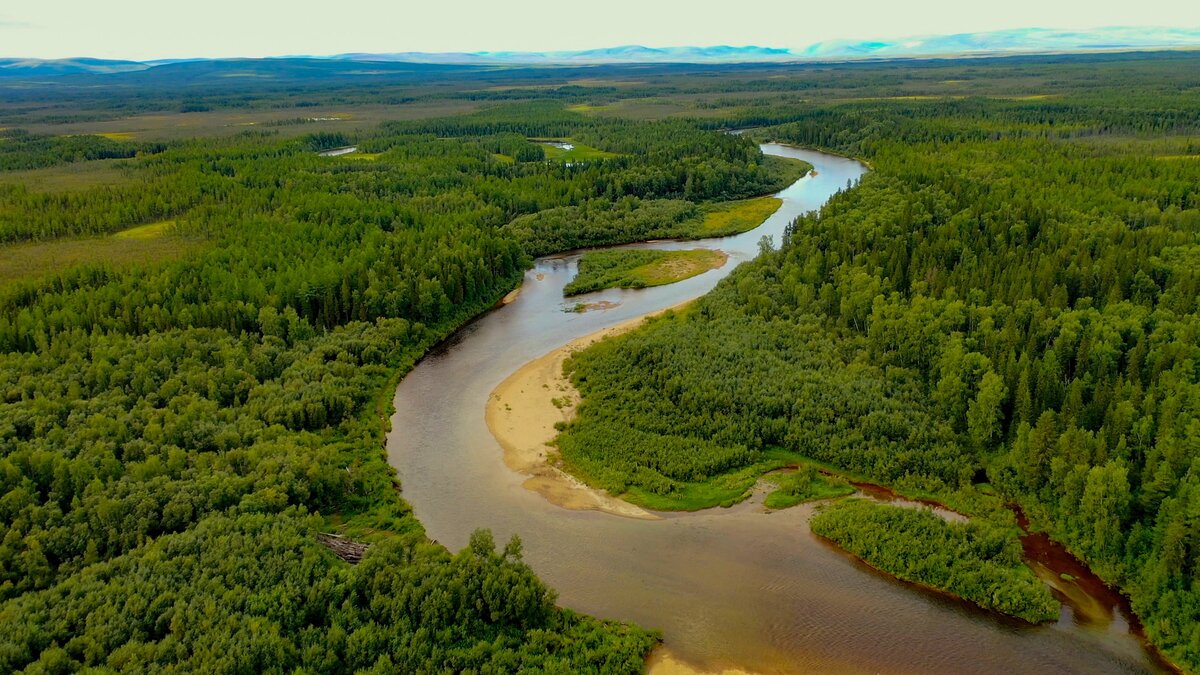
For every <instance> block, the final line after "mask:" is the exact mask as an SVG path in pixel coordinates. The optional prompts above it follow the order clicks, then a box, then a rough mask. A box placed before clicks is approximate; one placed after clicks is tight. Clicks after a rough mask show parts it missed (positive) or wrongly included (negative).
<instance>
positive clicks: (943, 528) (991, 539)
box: [810, 499, 1059, 623]
mask: <svg viewBox="0 0 1200 675" xmlns="http://www.w3.org/2000/svg"><path fill="white" fill-rule="evenodd" d="M810 524H811V527H812V531H813V532H814V533H816V534H817V535H820V536H822V537H825V538H826V539H829V540H830V541H832V542H834V543H836V544H837V545H838V546H840V547H842V548H844V549H846V550H847V551H849V552H850V553H852V554H854V555H855V556H857V557H859V558H861V559H862V560H863V561H865V562H866V563H867V564H869V565H871V566H872V567H875V568H877V569H880V570H882V571H884V572H887V573H888V574H892V575H894V576H896V577H898V578H900V579H903V580H905V581H910V582H913V583H916V584H920V585H922V586H928V587H930V588H934V589H937V590H940V591H945V592H946V593H949V594H951V595H954V596H956V597H959V598H963V599H965V600H969V601H971V602H973V603H975V604H977V605H979V606H980V607H983V608H985V609H990V610H995V611H997V612H1001V613H1004V614H1008V615H1010V616H1015V617H1017V618H1020V619H1024V620H1026V621H1029V622H1031V623H1038V622H1040V621H1051V620H1054V619H1057V618H1058V609H1059V605H1058V602H1057V601H1056V600H1055V599H1054V597H1053V596H1051V595H1050V591H1049V590H1048V589H1047V588H1046V586H1045V585H1044V584H1043V583H1042V582H1041V581H1039V580H1038V578H1037V577H1036V576H1035V575H1034V574H1033V571H1032V570H1030V569H1029V567H1028V566H1026V565H1025V563H1024V562H1023V559H1022V552H1021V542H1020V540H1019V539H1018V538H1017V535H1016V532H1015V531H1014V530H1013V529H1012V528H1003V527H997V526H995V525H990V524H987V523H984V522H979V521H971V522H967V523H951V522H947V521H945V520H943V519H942V518H940V517H938V516H937V515H936V514H934V513H933V512H932V511H929V510H926V509H910V508H903V507H898V506H888V505H885V504H877V503H875V502H871V501H867V500H863V499H848V500H845V501H842V502H838V503H836V504H832V505H829V506H826V507H825V508H823V509H821V511H820V512H819V513H818V514H817V515H816V516H814V517H813V519H812V520H811V521H810Z"/></svg>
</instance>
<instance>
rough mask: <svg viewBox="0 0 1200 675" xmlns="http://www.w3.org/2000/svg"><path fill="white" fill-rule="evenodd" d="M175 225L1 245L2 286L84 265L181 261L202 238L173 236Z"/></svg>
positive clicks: (169, 224)
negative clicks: (108, 234)
mask: <svg viewBox="0 0 1200 675" xmlns="http://www.w3.org/2000/svg"><path fill="white" fill-rule="evenodd" d="M172 225H173V223H170V222H162V223H154V224H151V225H143V226H141V227H135V228H133V229H131V230H125V231H123V232H119V233H117V234H115V235H112V236H109V237H90V238H82V239H58V240H55V241H48V242H34V243H28V244H9V245H6V246H0V284H5V283H9V282H13V281H18V280H23V279H37V278H41V277H45V276H49V275H52V274H56V273H59V272H63V271H66V270H69V269H71V268H74V267H80V266H83V265H107V266H111V267H114V268H120V267H129V266H133V265H151V264H154V263H158V262H163V261H167V260H174V259H177V258H179V257H181V256H183V255H184V254H185V253H188V252H191V251H195V250H196V249H197V248H199V247H200V246H201V241H200V240H199V239H194V238H187V237H178V236H172V235H169V234H168V231H169V228H170V227H171V226H172Z"/></svg>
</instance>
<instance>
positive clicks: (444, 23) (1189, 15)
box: [0, 0, 1200, 61]
mask: <svg viewBox="0 0 1200 675" xmlns="http://www.w3.org/2000/svg"><path fill="white" fill-rule="evenodd" d="M72 4H75V3H72ZM69 10H70V11H68V12H64V11H63V8H62V7H61V6H51V5H49V3H47V4H42V5H33V4H24V5H21V6H14V7H8V8H6V9H4V10H0V45H3V47H0V52H3V53H0V56H5V57H21V58H41V59H57V58H73V57H94V58H106V59H129V60H139V61H145V60H154V59H181V58H229V57H264V56H283V55H333V54H344V53H397V52H428V53H441V52H481V51H529V52H542V51H564V50H586V49H599V48H608V47H614V46H619V45H645V46H650V47H673V46H685V45H692V46H708V45H757V46H762V47H773V48H787V49H793V50H797V49H803V48H806V47H808V46H810V45H812V44H814V43H819V42H827V41H831V40H856V41H887V40H898V39H906V38H912V37H914V36H932V35H951V34H959V33H978V32H990V31H997V30H1010V29H1025V28H1033V27H1039V28H1053V29H1064V30H1088V29H1093V28H1098V27H1109V26H1123V27H1124V26H1131V27H1143V26H1144V27H1147V28H1150V27H1154V28H1162V27H1172V28H1194V27H1200V3H1187V4H1185V3H1182V2H1177V1H1172V0H1146V1H1145V2H1139V3H1136V4H1123V5H1110V6H1096V5H1094V4H1093V3H1088V2H1084V1H1083V0H1066V1H1065V2H1057V3H1052V4H1051V3H1044V2H1038V1H1037V0H1014V1H1013V2H1008V3H1004V4H1003V5H1002V6H1001V5H997V6H995V7H974V6H969V5H967V4H966V3H959V2H955V1H953V0H924V1H922V2H916V3H906V4H904V5H902V6H901V5H897V4H895V3H886V2H882V1H872V2H860V3H843V4H838V5H835V6H830V5H824V4H818V5H808V6H803V5H797V4H796V3H793V2H788V1H787V0H748V1H747V2H743V3H740V5H739V6H738V10H739V11H737V12H736V13H729V12H711V11H696V8H695V6H694V5H690V4H684V3H681V2H666V3H656V4H653V5H652V4H649V3H643V2H638V1H637V0H610V1H609V2H606V3H604V5H603V7H602V8H601V10H602V11H600V12H595V11H592V12H584V11H578V12H570V11H564V9H563V7H562V5H561V4H560V3H555V2H551V1H550V0H516V1H515V2H510V3H504V4H498V3H475V2H467V3H462V2H458V3H454V2H447V3H437V4H422V5H420V6H400V5H398V4H396V3H388V2H384V1H383V0H349V1H348V2H344V3H340V4H338V5H336V6H331V5H329V4H327V3H321V4H318V3H314V2H293V3H286V4H285V3H281V2H269V3H243V2H236V1H235V0H212V1H211V2H208V3H204V4H193V5H187V6H174V5H166V4H164V3H159V2H153V1H151V0H114V1H111V2H104V3H78V6H74V7H70V8H69ZM684 16H686V17H687V21H681V20H680V18H681V17H684ZM181 27H183V30H181ZM113 36H119V37H120V39H118V40H114V39H113Z"/></svg>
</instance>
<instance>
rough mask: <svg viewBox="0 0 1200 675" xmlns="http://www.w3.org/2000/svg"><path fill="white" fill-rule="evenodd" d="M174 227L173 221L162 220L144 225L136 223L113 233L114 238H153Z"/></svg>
mask: <svg viewBox="0 0 1200 675" xmlns="http://www.w3.org/2000/svg"><path fill="white" fill-rule="evenodd" d="M173 227H175V221H173V220H162V221H159V222H157V223H149V224H146V225H138V226H137V227H131V228H129V229H128V230H121V231H120V232H117V233H116V234H114V235H113V238H115V239H155V238H157V237H161V236H163V235H165V234H167V233H168V232H170V231H171V228H173Z"/></svg>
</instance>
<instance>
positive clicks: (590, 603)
mask: <svg viewBox="0 0 1200 675" xmlns="http://www.w3.org/2000/svg"><path fill="white" fill-rule="evenodd" d="M762 149H763V151H764V152H766V153H768V154H773V155H780V156H785V157H795V158H798V159H803V160H805V161H808V162H809V163H811V164H812V165H813V166H814V167H815V169H816V175H812V176H808V177H805V178H802V179H800V180H799V181H797V182H796V183H795V184H793V185H792V186H790V187H788V188H787V189H785V190H783V191H782V192H780V193H779V194H778V195H777V196H778V197H780V198H782V199H783V205H782V206H781V207H780V209H779V210H778V211H777V212H775V214H773V215H772V216H771V217H770V218H768V219H767V220H766V221H765V222H764V223H763V225H761V226H760V227H759V228H757V229H755V230H753V231H751V232H747V233H745V234H742V235H738V236H735V237H729V238H724V239H712V240H703V241H689V242H651V243H646V244H635V245H632V247H635V248H636V247H645V248H655V249H686V248H696V247H705V248H714V249H720V250H722V251H725V252H726V253H728V254H729V257H730V261H729V263H728V264H726V265H725V266H724V267H722V268H720V269H716V270H712V271H709V272H707V273H705V274H702V275H700V276H697V277H693V278H691V279H688V280H685V281H682V282H679V283H677V284H672V285H669V286H660V287H657V288H650V289H641V290H619V289H610V290H606V291H602V292H599V293H593V294H589V295H587V296H577V297H574V298H571V299H570V300H569V302H568V301H565V300H564V299H563V297H562V288H563V286H564V285H566V283H567V282H568V281H570V280H571V279H572V278H573V277H574V276H575V273H576V271H577V268H578V260H579V255H578V254H571V255H564V256H549V257H546V258H541V259H539V260H537V261H536V263H535V265H534V268H533V269H531V270H529V271H528V272H527V273H526V275H525V280H524V284H523V286H522V290H521V293H520V295H519V296H518V297H517V299H516V300H515V301H513V302H512V303H511V304H508V305H506V306H503V307H501V308H498V309H496V310H494V311H492V312H489V313H488V314H486V315H484V316H483V317H481V318H479V319H478V320H476V321H474V322H473V323H471V324H469V325H468V326H466V327H464V328H463V329H462V330H461V331H459V332H458V333H457V334H455V335H454V336H453V337H452V338H451V339H450V340H448V341H447V342H446V343H444V344H443V345H441V346H440V347H438V348H437V349H435V350H434V351H433V352H431V353H430V354H429V355H428V356H427V357H426V358H425V359H424V360H423V361H422V362H421V363H420V364H419V365H418V366H417V367H416V368H415V369H414V370H413V371H412V372H411V373H409V374H408V375H407V376H406V377H405V378H404V379H403V380H402V381H401V383H400V385H399V387H398V388H397V390H396V396H395V406H396V413H395V415H394V416H393V418H392V429H393V430H392V432H391V433H389V434H388V437H387V451H388V456H389V459H390V461H391V463H392V465H393V466H395V468H396V471H397V473H398V474H399V477H400V482H401V486H402V490H403V495H404V498H405V499H407V500H408V502H409V503H410V504H412V506H413V509H414V511H415V513H416V516H417V518H419V519H420V521H421V522H422V523H423V524H424V525H425V528H426V531H427V532H428V534H429V536H430V537H431V538H433V539H436V540H437V541H440V542H441V543H443V544H445V545H446V546H447V547H449V548H450V549H451V550H458V549H460V548H462V547H463V546H465V545H466V543H467V539H468V537H469V536H470V533H471V532H472V531H473V530H474V529H476V528H479V527H486V528H491V529H492V531H493V532H494V533H495V535H496V539H497V541H498V542H504V541H506V540H507V539H508V537H509V536H511V535H512V534H518V535H520V537H521V539H522V541H523V543H524V552H525V560H526V562H527V563H529V565H530V566H532V567H533V569H534V570H535V571H536V572H537V574H538V575H539V576H540V577H541V578H542V579H543V580H545V581H546V583H548V584H549V585H550V586H551V587H553V588H554V589H556V590H557V591H558V602H559V604H560V605H562V606H565V607H570V608H572V609H575V610H578V611H581V612H585V613H588V614H592V615H595V616H599V617H604V618H611V619H621V620H627V621H635V622H637V623H639V624H641V625H643V626H646V627H651V628H657V629H660V630H662V631H663V634H664V640H665V645H666V647H667V648H669V649H670V650H671V652H672V653H673V654H674V655H675V656H677V657H678V658H680V659H682V660H684V661H687V662H689V663H692V664H694V665H697V666H701V667H705V668H721V667H740V668H745V669H748V670H752V671H759V672H863V673H867V672H889V673H906V672H921V673H930V672H942V673H962V672H968V671H969V672H977V673H1004V674H1005V675H1012V674H1013V673H1022V674H1024V673H1099V672H1157V671H1159V670H1160V667H1159V666H1158V665H1156V662H1155V661H1154V660H1153V659H1151V657H1150V656H1149V655H1148V654H1147V653H1146V651H1145V650H1144V649H1143V647H1142V645H1141V644H1140V642H1139V641H1138V640H1137V638H1136V637H1135V636H1133V635H1131V634H1130V633H1129V631H1128V628H1127V625H1126V624H1125V622H1124V621H1123V619H1122V618H1121V617H1120V615H1119V614H1118V615H1117V616H1115V617H1114V618H1113V619H1111V620H1108V621H1105V620H1099V621H1097V620H1095V619H1094V618H1093V619H1089V620H1084V619H1083V618H1082V617H1079V616H1078V615H1077V614H1076V613H1075V612H1073V611H1071V609H1070V607H1068V606H1064V612H1063V616H1062V618H1061V619H1060V620H1059V621H1058V622H1057V623H1056V624H1052V625H1043V626H1028V625H1024V624H1021V623H1020V622H1016V621H1010V620H1007V619H1005V618H1003V617H999V616H997V615H994V614H989V613H986V612H984V611H981V610H978V609H976V608H974V607H972V606H969V605H965V604H963V603H959V602H956V601H953V600H950V599H947V598H944V597H941V596H939V595H936V594H933V593H926V592H921V591H918V590H914V589H912V588H909V587H907V586H905V585H903V584H901V583H898V582H896V581H895V580H892V579H890V578H888V577H886V576H884V575H881V574H878V573H876V572H873V571H871V570H870V569H869V568H866V567H865V566H864V565H862V564H860V563H858V562H856V561H854V560H852V559H851V558H849V557H848V556H846V555H844V554H842V553H841V552H839V551H837V550H835V549H833V548H832V547H830V546H828V545H826V544H824V543H822V542H820V541H818V540H817V539H816V538H815V537H814V536H813V535H812V534H811V533H810V532H809V529H808V517H809V515H810V514H811V508H812V507H811V506H799V507H795V508H792V509H788V510H785V511H780V512H774V513H766V512H764V511H763V510H762V509H761V508H742V507H739V508H734V509H711V510H707V511H702V512H698V513H693V514H685V515H678V516H675V517H669V518H663V519H662V520H637V519H632V518H622V517H619V516H614V515H609V514H605V513H601V512H597V511H570V510H566V509H563V508H560V507H557V506H554V505H553V504H551V503H549V502H548V501H546V500H545V499H543V498H542V497H541V496H540V495H538V494H536V493H534V492H530V491H529V490H526V489H525V488H523V487H522V482H523V481H524V478H525V477H524V476H522V475H520V474H518V473H515V472H513V471H511V470H509V468H508V467H507V466H506V465H505V463H504V461H503V457H502V451H501V449H500V447H499V445H498V444H497V442H496V440H495V439H494V438H493V437H492V435H491V433H490V432H489V430H488V428H487V426H486V425H485V423H484V409H485V405H486V403H487V400H488V396H489V395H490V393H491V392H492V390H493V389H494V388H495V387H496V386H497V385H498V384H499V383H500V382H501V381H503V380H504V379H505V378H506V377H507V376H508V375H510V374H511V373H512V372H514V371H515V370H517V369H518V368H520V367H521V366H522V365H523V364H525V363H526V362H528V361H530V360H532V359H534V358H537V357H538V356H541V355H543V354H545V353H547V352H549V351H551V350H553V349H556V348H558V347H560V346H561V345H563V344H565V343H567V342H569V341H571V340H573V339H575V338H577V337H581V336H584V335H588V334H590V333H592V332H595V331H597V330H600V329H602V328H605V327H607V326H610V325H613V324H616V323H619V322H621V321H624V320H626V319H630V318H633V317H636V316H640V315H642V314H646V313H648V312H653V311H655V310H658V309H662V308H665V307H669V306H672V305H675V304H677V303H679V302H681V301H684V300H687V299H689V298H694V297H698V296H700V295H702V294H703V293H705V292H707V291H708V290H709V289H711V288H712V287H713V286H714V285H715V284H716V283H717V282H718V281H719V280H720V279H721V278H723V277H724V276H726V275H728V274H729V273H730V272H731V271H732V269H733V268H734V266H735V265H736V264H738V263H740V262H742V261H745V260H748V259H750V258H752V257H754V256H755V255H756V254H757V252H758V242H759V240H760V238H761V237H762V236H764V235H769V236H772V237H773V238H774V241H775V242H776V243H778V242H779V241H780V237H781V235H782V233H783V230H784V228H785V226H786V225H787V224H788V223H789V222H790V221H791V220H792V219H793V218H795V217H796V216H797V215H799V214H801V213H804V212H806V211H810V210H813V209H817V208H819V207H820V206H821V205H822V204H823V203H824V202H825V201H826V200H827V199H828V198H829V197H830V195H832V194H834V193H835V192H836V191H837V190H839V189H843V188H845V187H846V185H847V183H848V182H850V183H852V182H854V181H856V180H858V178H859V177H860V176H862V174H863V173H864V172H865V167H863V166H862V165H861V164H859V163H858V162H856V161H853V160H850V159H846V158H842V157H835V156H832V155H827V154H823V153H818V152H813V151H807V150H799V149H796V148H791V147H787V146H782V145H776V144H766V145H763V146H762ZM576 302H585V303H604V302H607V303H614V305H615V306H612V307H611V308H610V309H606V310H603V311H589V312H584V313H572V312H566V311H564V310H565V309H567V308H568V306H573V305H574V304H575V303H576Z"/></svg>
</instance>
